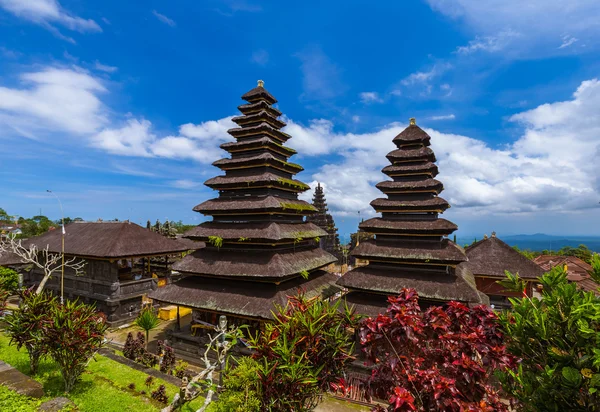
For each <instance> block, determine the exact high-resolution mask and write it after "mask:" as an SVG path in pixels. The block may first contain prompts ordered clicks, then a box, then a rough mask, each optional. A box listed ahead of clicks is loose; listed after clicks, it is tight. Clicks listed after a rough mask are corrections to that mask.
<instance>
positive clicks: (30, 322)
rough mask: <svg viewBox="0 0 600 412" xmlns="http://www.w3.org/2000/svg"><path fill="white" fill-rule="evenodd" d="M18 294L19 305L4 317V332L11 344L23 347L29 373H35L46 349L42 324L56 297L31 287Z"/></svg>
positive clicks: (54, 303) (55, 303)
mask: <svg viewBox="0 0 600 412" xmlns="http://www.w3.org/2000/svg"><path fill="white" fill-rule="evenodd" d="M19 296H20V298H21V306H20V307H19V309H17V310H15V311H13V312H12V314H10V315H8V316H6V317H5V321H6V323H7V326H6V332H7V333H8V336H9V337H10V344H11V345H16V346H17V349H21V347H25V350H27V354H28V355H29V368H30V370H31V374H36V373H37V369H38V365H39V362H40V359H41V358H42V357H43V356H44V355H46V353H47V351H48V347H47V346H46V344H45V341H46V337H45V335H44V331H43V329H42V325H43V324H44V322H47V319H48V316H49V314H50V313H51V311H52V308H54V307H55V306H56V305H57V302H56V298H55V297H54V296H52V295H50V294H49V293H47V292H42V293H40V294H36V293H35V292H34V291H33V289H25V290H22V291H21V292H19Z"/></svg>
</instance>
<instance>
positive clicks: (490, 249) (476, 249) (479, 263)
mask: <svg viewBox="0 0 600 412" xmlns="http://www.w3.org/2000/svg"><path fill="white" fill-rule="evenodd" d="M466 253H467V257H468V258H469V261H468V262H465V263H463V264H462V265H464V266H466V267H468V268H469V270H470V271H471V272H473V273H474V274H475V276H490V277H497V278H504V277H506V275H505V274H504V271H505V270H508V271H509V272H511V273H517V272H518V273H519V276H521V277H522V278H529V279H531V278H533V279H535V278H538V277H540V276H542V275H543V274H544V271H543V270H542V268H540V267H539V266H538V265H537V264H536V263H535V262H533V261H531V260H529V259H527V258H526V257H525V256H523V255H521V254H520V253H519V252H517V251H516V250H514V249H513V248H512V247H510V246H509V245H507V244H506V243H504V242H503V241H501V240H500V239H498V238H497V237H495V236H492V237H490V238H488V239H483V240H480V241H479V242H477V243H475V244H473V245H471V246H469V247H467V249H466ZM462 265H461V266H462Z"/></svg>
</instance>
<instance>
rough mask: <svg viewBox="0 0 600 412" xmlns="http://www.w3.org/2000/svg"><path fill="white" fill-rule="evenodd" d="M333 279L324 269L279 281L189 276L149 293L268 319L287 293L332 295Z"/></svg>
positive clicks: (334, 289) (178, 302)
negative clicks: (307, 277) (267, 281)
mask: <svg viewBox="0 0 600 412" xmlns="http://www.w3.org/2000/svg"><path fill="white" fill-rule="evenodd" d="M336 279H337V276H335V275H333V274H330V273H327V272H323V271H319V272H316V273H314V274H311V278H310V279H309V280H304V279H299V278H296V279H292V280H289V281H287V282H283V283H280V284H279V285H275V284H270V283H262V282H249V281H246V282H241V281H238V280H223V279H211V278H204V277H198V276H189V277H187V278H185V279H182V280H180V281H179V282H176V283H173V284H171V285H167V286H165V287H163V288H159V289H158V290H155V291H154V292H152V293H151V294H150V295H149V297H150V298H151V299H155V300H158V301H160V302H166V303H170V304H174V305H181V306H187V307H191V308H197V309H205V310H210V311H216V312H219V313H228V314H232V315H241V316H247V317H251V318H259V319H266V320H271V319H273V317H272V314H271V311H272V310H275V306H274V305H279V306H285V304H286V302H287V297H288V296H294V295H296V294H297V293H298V291H299V290H304V291H305V293H306V296H307V297H309V298H310V297H313V296H321V297H323V298H327V297H330V296H333V295H334V294H336V293H337V292H339V291H340V289H339V287H337V286H336V285H335V281H336Z"/></svg>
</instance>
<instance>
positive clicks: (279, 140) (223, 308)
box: [150, 81, 339, 344]
mask: <svg viewBox="0 0 600 412" xmlns="http://www.w3.org/2000/svg"><path fill="white" fill-rule="evenodd" d="M242 99H244V100H245V101H246V102H247V104H243V105H241V106H239V107H238V109H239V110H240V111H241V113H242V115H241V116H238V117H234V118H233V119H232V120H233V121H234V122H235V123H237V124H238V125H239V127H237V128H234V129H231V130H229V131H228V133H229V134H230V135H231V136H233V137H234V138H235V141H233V142H227V143H224V144H222V145H221V146H220V147H221V148H222V149H224V150H225V151H227V152H228V153H229V154H230V155H231V157H228V158H224V159H221V160H217V161H216V162H214V163H213V165H214V166H216V167H218V168H219V169H221V170H222V171H223V172H224V174H222V175H220V176H217V177H214V178H211V179H209V180H207V181H206V182H205V185H206V186H208V187H210V188H211V189H214V190H217V191H218V194H219V196H218V197H217V198H215V199H211V200H208V201H205V202H203V203H201V204H199V205H197V206H196V207H194V211H196V212H199V213H202V214H203V215H205V216H212V221H207V222H204V223H202V224H200V225H199V226H197V227H196V228H194V229H192V230H190V231H189V232H187V233H186V234H185V236H186V237H188V238H190V239H194V240H200V241H204V242H206V244H207V246H206V248H204V249H201V250H198V251H196V252H195V253H193V254H190V255H187V256H186V257H185V258H184V259H182V260H181V261H180V262H178V263H177V264H175V265H174V268H175V269H176V270H178V271H180V272H182V273H184V274H187V275H189V276H187V277H186V278H184V279H182V280H181V281H179V282H177V283H174V284H172V285H169V286H167V287H165V288H162V289H159V290H156V291H155V292H153V293H152V294H151V295H150V297H151V298H152V299H155V300H158V301H161V302H166V303H170V304H173V305H178V306H186V307H190V308H193V313H192V324H191V325H184V327H183V328H180V326H179V325H178V327H179V328H180V330H179V331H176V332H174V333H173V335H172V339H173V341H174V343H184V344H186V343H187V344H192V343H191V341H190V339H191V337H190V336H191V334H190V332H191V333H192V334H193V335H195V336H193V338H199V339H200V338H202V335H203V332H204V331H202V330H201V329H202V328H204V327H206V328H208V329H210V328H212V327H213V326H214V325H216V324H217V323H218V319H219V317H220V316H221V315H225V316H227V319H228V321H229V323H230V324H238V323H240V324H248V325H250V326H251V328H253V329H258V328H260V327H261V325H262V324H263V323H264V322H265V321H269V320H271V319H272V313H271V311H272V310H274V304H278V305H285V304H286V302H287V296H289V295H294V294H296V293H297V291H298V290H299V289H302V290H304V291H305V293H306V295H308V296H321V297H324V298H327V297H330V296H332V295H334V294H335V293H337V292H339V288H338V287H337V286H335V280H336V277H335V275H333V274H329V273H327V272H326V271H324V270H322V268H324V267H325V266H327V265H329V264H330V263H332V262H334V261H336V258H335V257H334V256H332V255H331V254H330V253H328V252H326V251H325V250H323V249H321V248H320V247H319V240H320V239H321V238H323V237H325V236H327V232H325V231H324V230H323V229H321V228H320V227H318V226H317V225H315V224H314V223H310V222H306V221H305V220H304V217H305V216H306V215H310V214H313V213H315V212H316V209H315V208H314V207H313V206H312V205H310V204H308V203H307V202H305V201H302V200H298V193H300V192H304V191H306V190H308V189H309V187H308V185H306V184H304V183H302V182H300V181H298V180H295V179H294V178H293V177H294V175H296V174H297V173H299V172H300V171H302V170H303V168H302V167H301V166H300V165H298V164H295V163H290V162H289V161H288V159H289V158H290V157H291V156H292V155H294V154H295V153H296V151H295V150H293V149H291V148H289V147H287V146H285V143H286V142H287V140H288V139H290V137H291V136H290V135H288V134H286V133H284V132H282V131H281V130H280V129H281V128H283V127H284V126H285V123H284V122H282V121H281V120H279V119H278V117H279V116H281V112H280V111H279V110H278V109H277V108H275V107H273V105H274V104H275V103H276V102H277V100H275V98H274V97H273V96H272V95H271V94H270V93H269V92H268V91H267V90H266V89H265V88H264V87H263V82H262V81H259V82H258V87H256V88H254V89H252V90H250V91H249V92H247V93H246V94H244V95H243V96H242ZM186 340H187V341H186ZM196 343H197V344H201V343H202V342H201V340H197V341H196Z"/></svg>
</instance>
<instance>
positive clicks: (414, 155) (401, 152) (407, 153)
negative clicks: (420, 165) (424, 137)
mask: <svg viewBox="0 0 600 412" xmlns="http://www.w3.org/2000/svg"><path fill="white" fill-rule="evenodd" d="M385 157H387V158H388V160H389V161H390V162H394V161H409V160H423V161H428V162H435V155H434V154H433V150H431V149H430V148H429V147H421V148H420V149H410V150H408V149H396V150H392V151H391V152H389V153H388V154H387V155H386V156H385Z"/></svg>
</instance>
